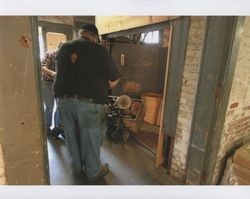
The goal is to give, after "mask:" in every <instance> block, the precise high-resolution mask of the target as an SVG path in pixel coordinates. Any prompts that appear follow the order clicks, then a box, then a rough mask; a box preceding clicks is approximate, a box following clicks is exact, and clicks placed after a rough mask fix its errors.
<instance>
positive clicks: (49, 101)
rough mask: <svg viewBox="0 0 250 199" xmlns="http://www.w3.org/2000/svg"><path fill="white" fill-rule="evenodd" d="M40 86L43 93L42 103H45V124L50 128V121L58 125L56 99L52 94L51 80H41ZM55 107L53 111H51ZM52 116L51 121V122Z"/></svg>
mask: <svg viewBox="0 0 250 199" xmlns="http://www.w3.org/2000/svg"><path fill="white" fill-rule="evenodd" d="M42 88H43V95H44V99H43V100H44V104H45V117H46V126H47V128H50V127H51V125H52V123H53V124H54V126H55V127H59V123H60V122H59V114H58V111H57V107H56V106H57V101H58V100H57V99H54V95H53V82H49V81H45V80H42ZM54 108H55V112H53V110H54ZM52 118H53V120H54V121H53V122H52Z"/></svg>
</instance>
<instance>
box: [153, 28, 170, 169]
mask: <svg viewBox="0 0 250 199" xmlns="http://www.w3.org/2000/svg"><path fill="white" fill-rule="evenodd" d="M172 32H173V27H172V25H171V26H170V31H169V49H168V54H167V63H166V71H165V82H164V92H163V99H162V110H163V111H162V112H161V122H160V130H159V139H158V146H157V154H156V164H155V165H156V167H157V168H158V167H159V166H160V165H162V163H163V161H164V158H163V145H164V132H163V125H164V110H165V104H166V102H165V101H166V96H167V82H168V71H169V60H170V51H171V42H172Z"/></svg>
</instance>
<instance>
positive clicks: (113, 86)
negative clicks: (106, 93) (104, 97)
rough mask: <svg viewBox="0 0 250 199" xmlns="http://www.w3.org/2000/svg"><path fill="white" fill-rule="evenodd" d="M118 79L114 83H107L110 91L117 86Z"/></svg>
mask: <svg viewBox="0 0 250 199" xmlns="http://www.w3.org/2000/svg"><path fill="white" fill-rule="evenodd" d="M119 81H120V79H117V80H115V81H110V80H109V81H108V83H109V88H110V89H112V88H115V87H116V86H117V84H118V83H119Z"/></svg>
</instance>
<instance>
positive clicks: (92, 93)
mask: <svg viewBox="0 0 250 199" xmlns="http://www.w3.org/2000/svg"><path fill="white" fill-rule="evenodd" d="M57 59H58V73H57V80H58V81H56V84H55V95H56V96H59V97H60V96H63V95H78V96H81V97H86V98H93V99H96V100H98V101H100V103H105V101H106V98H107V94H108V80H116V79H117V78H118V77H119V72H118V71H117V68H116V65H115V63H114V61H113V59H112V57H111V55H110V54H109V53H108V52H107V51H106V49H105V48H104V47H103V46H101V45H98V44H96V43H93V42H89V41H87V40H86V39H83V38H81V39H77V40H74V41H71V42H68V43H67V44H65V45H63V46H62V47H61V49H60V51H59V53H58V56H57ZM62 71H63V72H62ZM65 71H66V72H65ZM63 74H64V75H63ZM65 88H66V89H65Z"/></svg>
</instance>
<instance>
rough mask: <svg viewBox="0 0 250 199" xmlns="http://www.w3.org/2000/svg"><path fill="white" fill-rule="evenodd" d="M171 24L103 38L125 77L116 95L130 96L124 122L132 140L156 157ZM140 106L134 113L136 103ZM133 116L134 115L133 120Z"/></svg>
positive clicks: (123, 32) (114, 91) (113, 92)
mask: <svg viewBox="0 0 250 199" xmlns="http://www.w3.org/2000/svg"><path fill="white" fill-rule="evenodd" d="M170 27H171V26H170V24H169V23H163V24H160V25H156V24H155V25H151V26H147V27H142V28H136V29H131V30H125V31H121V32H116V33H111V34H107V35H103V43H104V44H105V45H106V47H107V49H108V50H109V51H110V53H111V54H112V56H113V58H114V59H115V61H116V63H117V65H118V68H119V70H120V72H121V74H122V77H123V78H122V80H121V82H120V84H119V85H118V87H116V88H115V89H113V90H112V93H111V94H112V95H113V96H121V95H128V96H129V97H130V98H131V99H132V104H131V106H130V108H129V109H128V110H126V113H124V114H125V116H126V117H125V118H123V122H124V124H125V126H126V128H127V129H128V130H129V132H130V137H131V138H132V139H133V140H135V141H136V142H137V143H138V144H140V145H141V146H143V147H145V148H146V149H147V150H149V151H150V152H152V153H153V154H154V155H156V154H157V148H158V142H159V132H160V129H162V125H163V124H162V123H163V122H162V120H161V117H162V115H163V114H162V113H163V108H164V107H163V101H164V90H165V78H167V76H166V68H167V67H166V65H167V59H168V56H169V55H168V51H169V48H170V29H171V28H170ZM138 101H139V102H140V103H141V107H140V106H139V108H138V109H137V112H135V113H133V105H134V102H136V103H138ZM133 115H135V116H134V117H133Z"/></svg>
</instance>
